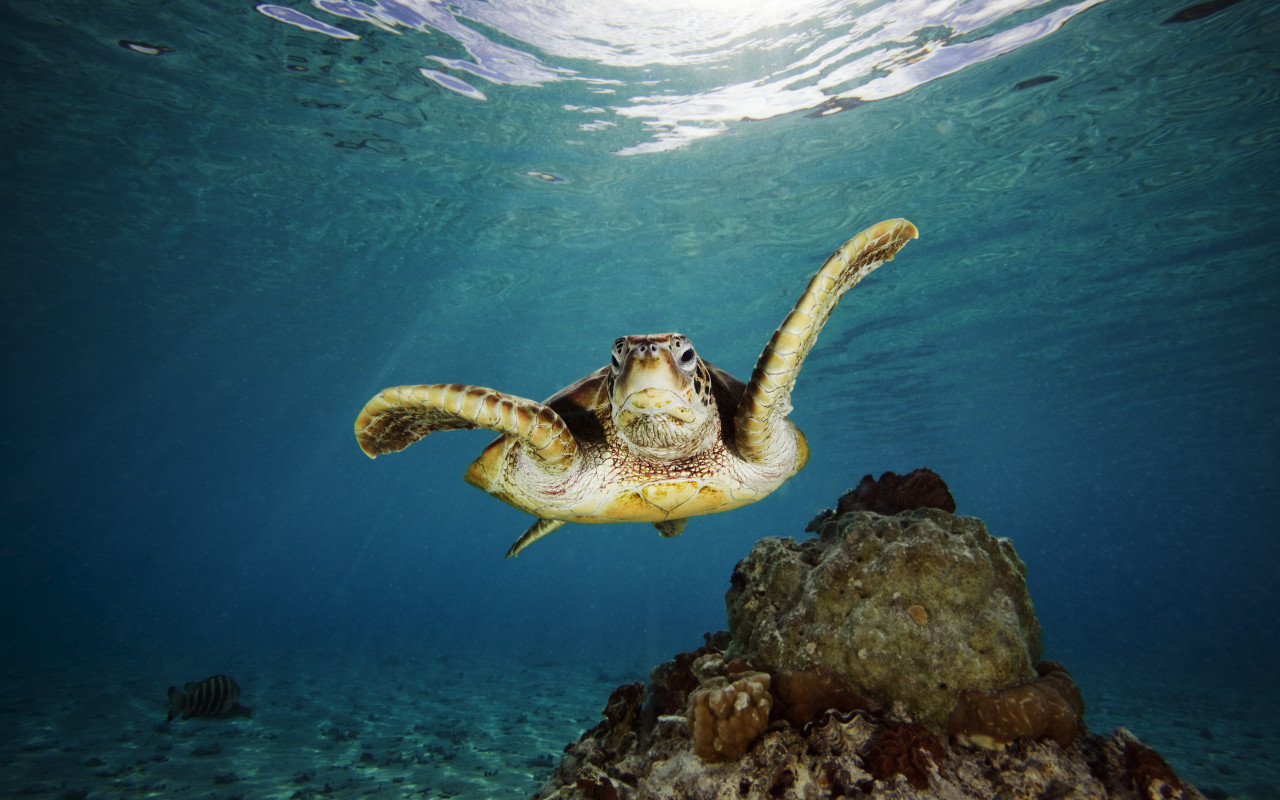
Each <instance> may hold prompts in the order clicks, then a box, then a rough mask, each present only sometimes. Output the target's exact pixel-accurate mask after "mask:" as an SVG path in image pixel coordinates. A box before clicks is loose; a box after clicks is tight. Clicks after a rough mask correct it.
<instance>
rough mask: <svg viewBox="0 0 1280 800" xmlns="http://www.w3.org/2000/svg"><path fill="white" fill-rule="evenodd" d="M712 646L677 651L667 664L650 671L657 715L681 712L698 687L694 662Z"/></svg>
mask: <svg viewBox="0 0 1280 800" xmlns="http://www.w3.org/2000/svg"><path fill="white" fill-rule="evenodd" d="M714 652H716V650H714V649H713V648H711V647H699V648H698V649H697V650H694V651H692V652H689V653H677V654H676V656H675V657H674V658H673V659H671V660H670V661H668V662H666V663H665V664H659V665H658V666H656V667H654V668H653V670H652V672H650V673H649V681H650V688H651V690H652V693H653V697H652V699H651V701H650V702H651V703H652V704H653V711H654V715H655V716H664V715H667V714H679V713H680V712H681V711H683V710H684V708H685V705H686V703H687V702H688V698H689V693H690V692H692V691H693V690H694V689H696V688H698V676H696V675H694V674H693V662H695V661H697V660H698V659H699V658H701V657H702V656H704V655H707V654H708V653H714Z"/></svg>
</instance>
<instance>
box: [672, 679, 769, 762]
mask: <svg viewBox="0 0 1280 800" xmlns="http://www.w3.org/2000/svg"><path fill="white" fill-rule="evenodd" d="M769 683H770V679H769V676H768V674H766V673H763V672H747V673H743V674H742V675H739V676H738V677H737V678H736V679H735V680H733V681H730V680H729V679H728V678H712V679H711V680H709V681H707V682H706V683H705V684H703V685H702V686H700V687H698V689H697V690H696V691H694V692H693V694H691V695H689V710H688V714H687V719H688V721H689V731H690V733H692V734H693V748H694V752H695V753H697V754H698V756H699V757H700V758H701V759H702V760H703V761H733V760H734V759H737V758H741V757H742V754H743V753H745V752H747V747H748V746H750V744H751V743H752V742H753V741H755V739H756V737H757V736H759V735H760V734H762V733H764V729H765V728H766V727H767V726H768V724H769V709H770V708H771V707H772V706H773V696H772V695H771V694H769Z"/></svg>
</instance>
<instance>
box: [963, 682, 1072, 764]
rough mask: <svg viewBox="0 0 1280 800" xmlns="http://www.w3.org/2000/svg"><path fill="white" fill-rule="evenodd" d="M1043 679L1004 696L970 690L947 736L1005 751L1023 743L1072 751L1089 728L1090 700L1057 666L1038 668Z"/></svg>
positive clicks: (1007, 690) (1022, 685) (1007, 691)
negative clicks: (1038, 741)
mask: <svg viewBox="0 0 1280 800" xmlns="http://www.w3.org/2000/svg"><path fill="white" fill-rule="evenodd" d="M1036 671H1037V672H1038V673H1040V679H1039V680H1036V681H1031V682H1029V683H1024V684H1020V685H1018V686H1011V687H1009V688H1007V689H1002V690H1000V691H998V692H983V691H976V690H965V691H963V692H961V693H960V698H959V700H958V701H957V702H956V707H955V710H954V711H952V712H951V717H950V718H949V719H948V720H947V732H948V733H949V734H950V735H951V737H952V738H953V739H955V740H956V741H957V742H959V743H960V744H963V745H966V746H968V747H985V748H988V749H1000V748H1003V747H1004V746H1005V745H1007V744H1009V743H1010V742H1012V741H1015V740H1017V739H1052V740H1054V741H1055V742H1057V743H1058V744H1060V745H1062V746H1063V747H1066V746H1067V745H1069V744H1071V742H1073V741H1075V738H1076V737H1077V736H1078V735H1079V734H1080V732H1081V730H1082V729H1083V727H1084V724H1083V722H1082V721H1081V719H1082V717H1083V716H1084V699H1083V698H1082V697H1081V696H1080V690H1079V688H1077V687H1076V683H1075V681H1074V680H1072V679H1071V674H1070V673H1068V672H1067V670H1066V669H1065V668H1064V667H1063V666H1062V665H1061V664H1058V663H1056V662H1053V661H1041V662H1040V663H1039V664H1036Z"/></svg>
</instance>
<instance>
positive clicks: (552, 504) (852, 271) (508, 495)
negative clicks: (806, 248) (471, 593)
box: [355, 219, 917, 558]
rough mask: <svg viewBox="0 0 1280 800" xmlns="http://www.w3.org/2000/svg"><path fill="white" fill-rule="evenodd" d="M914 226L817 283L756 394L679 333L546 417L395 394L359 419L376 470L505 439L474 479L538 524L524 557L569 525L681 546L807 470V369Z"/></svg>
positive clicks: (884, 227) (561, 400)
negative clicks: (446, 441)
mask: <svg viewBox="0 0 1280 800" xmlns="http://www.w3.org/2000/svg"><path fill="white" fill-rule="evenodd" d="M916 235H917V234H916V229H915V226H914V225H912V224H911V223H910V222H907V221H906V220H900V219H899V220H888V221H886V222H881V223H879V224H877V225H873V226H872V227H870V228H868V229H867V230H865V231H863V232H862V233H860V234H858V235H857V236H855V237H854V238H853V239H851V240H849V241H848V242H846V243H845V244H844V246H842V247H841V248H840V249H839V250H837V251H836V252H835V253H834V254H832V256H831V257H830V258H828V259H827V261H826V263H824V264H823V265H822V268H821V269H820V270H819V271H818V273H817V274H816V275H814V277H813V279H812V280H810V281H809V285H808V286H807V287H806V289H805V291H804V294H802V295H801V297H800V300H799V302H797V303H796V305H795V308H793V309H792V311H791V313H789V314H788V315H787V317H786V319H785V320H783V323H782V325H781V326H780V327H779V328H778V330H777V331H776V332H775V333H774V334H773V337H772V338H771V339H770V340H769V343H768V344H767V345H766V346H765V348H764V351H763V352H762V353H761V354H760V358H759V360H758V361H757V362H756V367H755V370H754V371H753V372H752V376H751V382H750V383H748V384H743V383H742V382H741V381H739V380H738V379H736V378H734V377H733V376H732V375H729V374H728V373H727V372H725V371H724V370H721V369H719V368H717V367H715V366H714V365H712V364H710V363H708V362H706V361H703V360H702V359H701V358H699V357H698V355H697V353H696V352H695V351H694V349H693V344H692V343H691V342H690V341H689V339H688V338H687V337H685V336H682V335H680V334H678V333H660V334H646V335H638V336H624V337H622V338H620V339H618V340H617V341H615V342H614V346H613V354H612V355H613V357H612V360H611V363H610V364H609V365H608V366H605V367H601V368H600V369H598V370H596V371H595V372H593V373H591V374H590V375H587V376H586V377H584V378H582V379H581V380H579V381H577V382H576V383H574V384H572V385H570V386H568V387H566V388H564V389H562V390H561V391H560V392H558V393H556V394H555V395H554V396H552V397H551V398H549V399H548V400H547V401H546V402H545V403H538V402H535V401H533V400H528V399H525V398H522V397H516V396H514V395H509V394H505V393H502V392H497V391H494V390H493V389H486V388H483V387H479V386H467V385H464V384H429V385H420V386H399V387H393V388H390V389H384V390H383V391H381V392H379V393H378V394H377V395H375V396H374V397H373V399H371V400H370V401H369V402H368V403H367V404H366V405H365V407H364V409H363V410H362V411H361V412H360V414H359V415H358V416H357V418H356V424H355V431H356V439H357V441H358V442H359V444H360V447H361V448H362V449H363V450H364V452H365V453H367V454H368V455H369V456H370V457H376V456H378V455H381V454H382V453H389V452H394V451H397V450H403V449H404V448H405V447H408V446H409V445H410V444H412V443H414V442H416V441H418V440H419V439H421V438H422V437H424V436H426V435H428V434H430V433H434V432H436V431H442V430H456V429H459V428H487V429H489V430H492V431H495V432H497V433H499V434H500V436H499V437H498V439H496V440H495V441H494V442H493V443H492V444H490V445H489V446H488V447H487V448H485V450H484V452H482V453H481V454H480V457H479V458H477V459H476V460H475V461H474V462H473V463H472V464H471V466H470V467H469V468H468V469H467V473H466V476H465V479H466V481H467V482H468V483H470V484H472V485H473V486H476V487H479V488H481V489H484V490H485V491H486V492H488V493H490V494H492V495H493V496H494V497H497V498H498V499H500V500H502V501H504V502H506V503H509V504H511V505H513V506H515V507H516V508H519V509H521V510H523V511H527V512H528V513H530V514H533V515H534V516H536V517H538V521H537V522H535V523H534V524H533V526H532V527H530V528H529V530H527V531H526V532H525V533H524V535H523V536H521V537H520V538H519V539H518V540H517V541H516V543H515V544H514V545H512V547H511V549H510V550H509V551H508V553H507V557H508V558H510V557H511V556H514V555H516V554H517V553H519V552H520V551H521V550H523V549H524V548H525V547H527V546H528V545H529V544H531V543H532V542H534V541H537V540H538V539H540V538H542V537H543V536H546V535H547V534H548V533H551V532H553V531H555V530H557V529H558V528H560V527H561V526H562V525H564V523H566V522H584V523H604V522H650V523H653V524H654V525H655V527H657V529H658V531H659V532H660V533H662V535H664V536H675V535H678V534H679V533H680V532H681V531H682V530H683V528H684V523H685V520H686V519H687V518H688V517H692V516H698V515H701V514H712V513H716V512H720V511H728V510H729V509H732V508H737V507H739V506H742V505H746V504H748V503H753V502H755V501H757V500H759V499H761V498H763V497H765V496H766V495H768V494H769V493H770V492H772V491H773V490H774V489H776V488H778V486H780V485H782V483H783V482H785V481H786V480H787V479H788V478H790V477H791V476H792V475H794V474H795V473H796V472H798V471H799V470H800V468H801V467H803V466H804V465H805V462H806V461H808V458H809V448H808V445H807V443H806V442H805V438H804V435H803V434H802V433H801V432H800V430H799V429H798V428H796V427H795V425H793V424H792V423H791V421H790V420H788V419H787V415H788V414H789V413H790V412H791V390H792V388H793V387H794V386H795V381H796V376H797V375H798V374H799V372H800V368H801V366H802V365H803V363H804V359H805V356H807V355H808V353H809V351H810V350H811V349H812V348H813V344H814V342H815V341H817V337H818V333H819V332H820V331H821V330H822V326H823V325H824V324H826V321H827V319H828V318H829V317H830V315H831V312H832V310H833V309H834V308H835V306H836V304H837V303H838V302H839V301H840V297H841V296H842V295H843V294H844V293H845V292H846V291H848V290H849V289H851V288H852V287H853V286H855V285H856V284H857V283H858V282H859V281H860V280H862V279H863V278H864V277H866V275H868V274H869V273H870V272H871V271H872V270H874V269H875V268H876V267H878V266H880V265H881V264H883V263H884V262H885V261H888V260H890V259H892V258H893V256H894V254H895V253H897V251H898V250H899V249H901V248H902V246H903V245H905V244H906V243H907V242H908V241H910V240H911V239H914V238H915V237H916Z"/></svg>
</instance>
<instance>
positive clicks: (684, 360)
mask: <svg viewBox="0 0 1280 800" xmlns="http://www.w3.org/2000/svg"><path fill="white" fill-rule="evenodd" d="M696 358H697V355H696V354H694V352H693V348H692V347H686V348H685V349H684V352H683V353H681V354H680V366H682V367H687V366H689V365H690V364H692V363H693V362H694V359H696Z"/></svg>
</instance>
